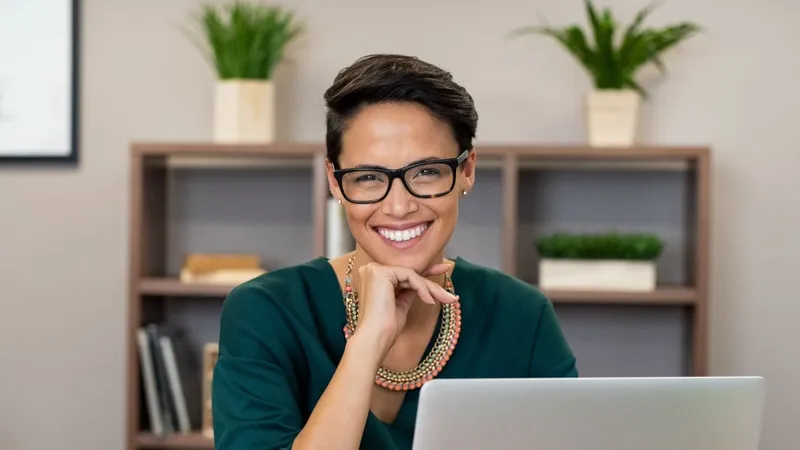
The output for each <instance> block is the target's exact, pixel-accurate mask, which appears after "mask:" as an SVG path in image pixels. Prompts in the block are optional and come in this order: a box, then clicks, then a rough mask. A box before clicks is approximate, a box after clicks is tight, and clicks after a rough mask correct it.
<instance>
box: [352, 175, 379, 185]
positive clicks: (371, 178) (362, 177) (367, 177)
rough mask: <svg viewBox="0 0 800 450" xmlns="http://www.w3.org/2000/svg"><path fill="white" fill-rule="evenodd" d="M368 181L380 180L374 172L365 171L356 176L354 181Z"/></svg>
mask: <svg viewBox="0 0 800 450" xmlns="http://www.w3.org/2000/svg"><path fill="white" fill-rule="evenodd" d="M370 181H380V179H379V178H378V176H377V175H376V174H374V173H366V174H362V175H359V176H358V177H356V183H369V182H370Z"/></svg>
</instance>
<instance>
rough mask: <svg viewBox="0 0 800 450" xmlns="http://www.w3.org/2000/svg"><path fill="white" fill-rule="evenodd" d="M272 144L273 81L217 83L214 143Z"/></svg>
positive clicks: (273, 130) (228, 81)
mask: <svg viewBox="0 0 800 450" xmlns="http://www.w3.org/2000/svg"><path fill="white" fill-rule="evenodd" d="M274 141H275V85H274V84H273V82H272V81H259V80H220V81H217V84H216V87H215V95H214V142H218V143H271V142H274Z"/></svg>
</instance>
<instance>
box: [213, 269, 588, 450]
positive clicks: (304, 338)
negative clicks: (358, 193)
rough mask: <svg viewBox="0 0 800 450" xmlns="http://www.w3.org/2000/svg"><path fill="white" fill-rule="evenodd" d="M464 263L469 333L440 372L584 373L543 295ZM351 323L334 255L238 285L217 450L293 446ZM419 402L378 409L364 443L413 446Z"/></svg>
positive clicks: (228, 317)
mask: <svg viewBox="0 0 800 450" xmlns="http://www.w3.org/2000/svg"><path fill="white" fill-rule="evenodd" d="M455 262H456V264H455V267H454V268H453V273H452V277H451V278H452V281H453V286H454V288H455V290H456V293H457V294H458V295H459V296H460V297H461V311H462V319H461V334H460V337H459V340H458V345H457V346H456V348H455V350H454V352H453V355H452V356H451V358H450V361H449V362H448V363H447V365H446V366H445V367H444V368H443V370H442V371H441V373H440V374H439V378H520V377H576V376H578V373H577V369H576V366H575V356H574V355H573V353H572V351H571V350H570V347H569V346H568V344H567V342H566V340H565V338H564V335H563V334H562V331H561V329H560V327H559V324H558V322H557V320H556V315H555V312H554V311H553V307H552V304H551V303H550V302H549V301H548V299H547V298H545V297H544V295H542V294H541V293H540V292H539V291H538V290H536V289H535V288H534V287H532V286H531V285H529V284H527V283H524V282H522V281H519V280H517V279H516V278H513V277H511V276H508V275H506V274H503V273H501V272H499V271H495V270H492V269H489V268H485V267H481V266H478V265H476V264H473V263H470V262H468V261H466V260H464V259H463V258H455ZM345 323H346V316H345V310H344V306H343V302H342V291H341V288H340V284H339V280H338V278H337V276H336V274H335V272H334V270H333V268H332V267H331V265H330V264H329V263H328V261H327V260H326V259H325V258H317V259H313V260H311V261H309V262H307V263H305V264H300V265H296V266H292V267H288V268H283V269H278V270H275V271H272V272H269V273H267V274H265V275H262V276H260V277H258V278H255V279H253V280H251V281H248V282H246V283H244V284H242V285H240V286H239V287H237V288H236V289H234V290H233V291H232V292H231V293H230V294H229V296H228V298H227V299H226V300H225V303H224V304H223V307H222V313H221V323H220V336H219V358H218V360H217V363H216V367H215V370H214V378H213V394H212V416H213V419H214V439H215V448H216V450H254V449H258V450H279V449H289V448H290V447H291V445H292V441H293V440H294V438H295V436H296V435H297V434H298V433H299V432H300V430H301V429H302V427H303V425H304V424H305V422H306V420H307V419H308V417H309V415H310V414H311V412H312V410H313V409H314V405H315V404H316V402H317V401H318V399H319V398H320V396H321V395H322V393H323V391H324V390H325V388H326V386H327V384H328V382H329V381H330V379H331V378H332V377H333V373H334V371H335V370H336V365H337V363H338V362H339V360H340V358H341V357H342V354H343V352H344V347H345V338H344V334H343V332H342V327H343V326H344V325H345ZM436 333H438V330H437V331H436V332H435V333H434V335H435V334H436ZM430 345H432V343H431V344H429V349H430ZM426 353H427V352H426ZM418 399H419V390H414V391H408V393H407V394H406V397H405V399H404V401H403V405H402V407H401V409H400V411H399V413H398V415H397V417H396V419H395V421H394V422H393V423H392V424H386V423H384V422H382V421H380V420H379V419H378V418H377V417H376V416H374V415H373V414H371V413H370V414H369V416H368V418H367V423H366V426H365V429H364V434H363V438H362V441H361V444H362V445H361V449H363V450H372V449H375V450H410V449H411V444H412V441H413V435H414V425H415V420H416V411H417V402H418ZM345 413H346V412H345Z"/></svg>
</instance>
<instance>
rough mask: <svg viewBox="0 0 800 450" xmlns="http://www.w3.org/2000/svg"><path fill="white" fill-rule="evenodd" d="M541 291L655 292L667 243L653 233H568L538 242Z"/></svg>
mask: <svg viewBox="0 0 800 450" xmlns="http://www.w3.org/2000/svg"><path fill="white" fill-rule="evenodd" d="M535 246H536V250H537V252H538V254H539V257H540V261H539V286H540V287H541V288H542V289H567V290H612V291H652V290H655V288H656V281H657V279H656V278H657V277H656V260H657V259H658V257H659V256H660V255H661V252H662V250H663V248H664V243H663V241H662V239H661V238H659V237H658V236H657V235H655V234H651V233H618V232H606V233H566V232H558V233H552V234H548V235H543V236H540V237H539V238H537V240H536V243H535Z"/></svg>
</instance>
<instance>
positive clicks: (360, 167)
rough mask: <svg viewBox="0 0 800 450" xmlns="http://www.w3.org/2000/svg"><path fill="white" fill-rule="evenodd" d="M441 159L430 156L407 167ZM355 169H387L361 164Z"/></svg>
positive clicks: (412, 162)
mask: <svg viewBox="0 0 800 450" xmlns="http://www.w3.org/2000/svg"><path fill="white" fill-rule="evenodd" d="M440 159H442V158H437V157H435V156H428V157H427V158H422V159H418V160H416V161H411V162H410V163H408V164H406V166H405V167H407V166H411V165H414V164H417V163H421V162H426V161H438V160H440ZM354 168H355V169H386V168H387V167H385V166H379V165H375V164H359V165H357V166H355V167H354Z"/></svg>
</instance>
